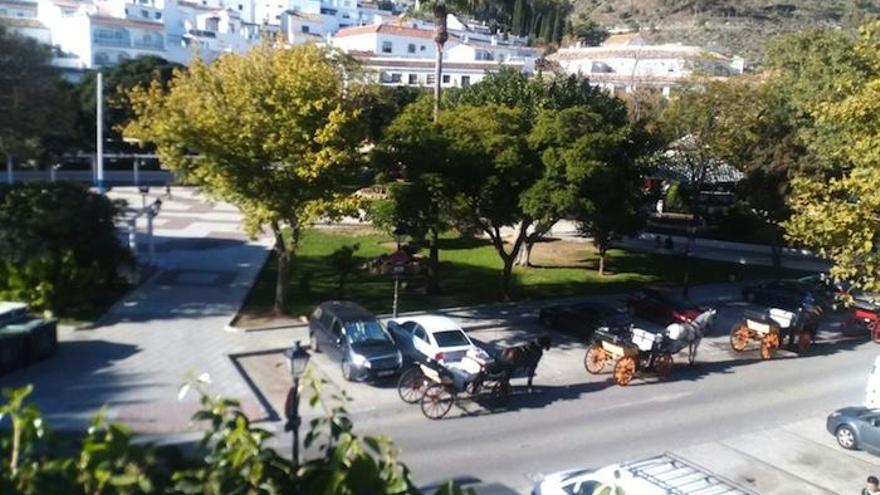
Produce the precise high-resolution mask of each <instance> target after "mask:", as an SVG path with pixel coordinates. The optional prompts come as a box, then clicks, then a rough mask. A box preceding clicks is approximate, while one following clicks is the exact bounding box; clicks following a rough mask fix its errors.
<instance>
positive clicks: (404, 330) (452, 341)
mask: <svg viewBox="0 0 880 495" xmlns="http://www.w3.org/2000/svg"><path fill="white" fill-rule="evenodd" d="M388 330H390V331H391V333H392V334H393V335H394V337H395V339H397V343H398V345H399V346H400V348H401V351H403V352H404V354H409V355H413V353H416V354H419V355H421V356H427V357H429V358H432V359H436V360H437V361H440V362H443V363H452V362H457V361H461V360H462V358H464V357H465V355H467V354H468V351H470V353H471V356H478V357H480V358H483V359H484V360H487V359H489V355H488V354H487V353H486V351H484V350H483V349H480V348H479V347H477V346H476V345H474V343H473V341H471V339H470V337H468V335H467V334H466V333H465V332H464V330H462V329H461V327H460V326H458V325H457V324H456V323H455V322H454V321H452V320H451V319H449V318H447V317H445V316H432V315H425V316H408V317H402V318H396V319H393V320H390V321H389V322H388Z"/></svg>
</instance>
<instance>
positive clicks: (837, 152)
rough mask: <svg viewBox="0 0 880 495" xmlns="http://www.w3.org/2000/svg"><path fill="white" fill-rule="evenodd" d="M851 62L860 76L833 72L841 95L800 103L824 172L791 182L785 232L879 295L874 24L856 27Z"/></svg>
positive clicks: (879, 123) (879, 46) (879, 56)
mask: <svg viewBox="0 0 880 495" xmlns="http://www.w3.org/2000/svg"><path fill="white" fill-rule="evenodd" d="M851 57H852V58H853V59H855V60H856V61H857V64H856V65H858V66H859V67H862V68H863V69H864V71H865V73H860V72H857V71H856V72H837V73H836V74H837V75H836V78H837V86H836V87H838V88H841V91H839V92H836V93H834V94H832V95H822V94H819V93H817V94H815V96H814V97H815V98H816V99H815V100H813V101H812V103H810V102H805V105H807V108H808V110H809V118H810V119H812V120H813V121H814V122H815V124H816V126H817V127H819V128H821V129H822V132H821V133H817V134H813V135H812V136H813V137H815V140H814V141H812V142H808V146H810V147H811V148H812V149H814V150H815V151H816V152H817V154H818V155H819V157H820V158H823V159H825V160H826V163H829V164H831V167H829V168H828V171H827V172H826V173H824V174H818V175H812V176H811V175H802V176H800V177H798V178H797V179H796V180H795V181H794V184H793V194H792V195H791V198H790V200H789V205H790V206H791V209H792V211H793V215H792V217H791V219H790V220H789V221H788V222H786V224H785V228H786V234H787V236H788V237H789V238H790V239H792V240H794V241H796V242H799V243H802V244H805V245H807V246H809V247H811V248H813V249H815V250H817V251H819V252H820V253H822V254H823V255H825V256H827V257H828V258H829V259H831V261H832V262H833V264H834V266H833V268H832V274H833V275H834V276H835V277H836V278H838V279H843V280H849V281H851V282H853V283H854V285H855V286H856V287H859V288H862V289H864V290H869V291H880V221H878V218H880V194H878V193H877V191H878V187H880V151H878V149H877V148H878V146H880V138H878V136H880V113H878V109H880V104H878V97H880V22H874V23H870V24H867V25H865V26H864V27H863V28H862V35H861V38H860V40H859V41H858V42H857V43H856V44H855V45H854V50H853V52H852V54H851ZM828 143H837V144H838V146H839V147H837V148H833V149H832V148H831V147H829V146H828Z"/></svg>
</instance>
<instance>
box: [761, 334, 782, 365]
mask: <svg viewBox="0 0 880 495" xmlns="http://www.w3.org/2000/svg"><path fill="white" fill-rule="evenodd" d="M778 347H779V334H778V333H775V332H770V333H768V334H767V335H765V336H764V337H763V338H762V339H761V359H772V358H773V356H774V355H775V354H776V349H777V348H778Z"/></svg>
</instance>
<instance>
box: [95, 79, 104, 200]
mask: <svg viewBox="0 0 880 495" xmlns="http://www.w3.org/2000/svg"><path fill="white" fill-rule="evenodd" d="M97 93H98V94H97V100H98V101H97V104H96V107H97V108H96V113H97V125H96V129H95V135H96V136H95V169H96V174H97V175H96V176H95V186H97V188H98V192H99V193H103V192H104V77H103V75H102V74H101V73H100V72H98V81H97Z"/></svg>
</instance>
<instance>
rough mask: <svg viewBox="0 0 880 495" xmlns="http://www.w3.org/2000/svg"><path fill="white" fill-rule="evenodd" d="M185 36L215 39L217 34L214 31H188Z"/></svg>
mask: <svg viewBox="0 0 880 495" xmlns="http://www.w3.org/2000/svg"><path fill="white" fill-rule="evenodd" d="M187 34H188V35H190V36H194V37H196V38H212V39H213V38H216V37H217V33H215V32H214V31H206V30H204V29H190V30H189V31H187Z"/></svg>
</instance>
